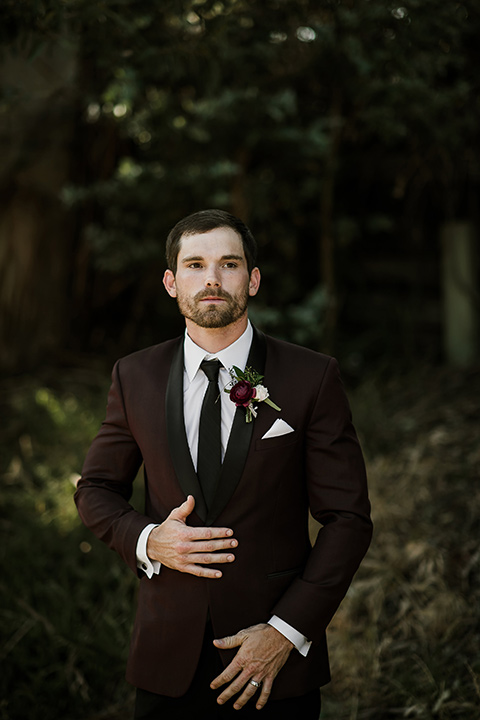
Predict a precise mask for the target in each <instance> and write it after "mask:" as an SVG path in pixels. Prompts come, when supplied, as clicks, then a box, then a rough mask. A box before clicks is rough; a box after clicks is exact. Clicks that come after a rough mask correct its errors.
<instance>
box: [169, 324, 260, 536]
mask: <svg viewBox="0 0 480 720" xmlns="http://www.w3.org/2000/svg"><path fill="white" fill-rule="evenodd" d="M265 357H266V342H265V336H264V335H263V333H261V332H260V331H258V330H257V329H256V328H253V339H252V345H251V348H250V353H249V356H248V360H247V365H248V366H249V367H253V368H255V370H256V371H257V372H259V373H260V374H262V375H263V372H264V369H265ZM183 371H184V358H183V338H182V339H181V340H180V341H179V345H178V348H177V350H176V352H175V355H174V358H173V361H172V365H171V367H170V374H169V377H168V383H167V391H166V398H165V415H166V426H167V437H168V443H169V447H170V453H171V455H172V462H173V466H174V469H175V474H176V476H177V479H178V482H179V484H180V487H181V488H182V490H183V492H184V493H185V495H193V496H194V498H195V512H196V514H197V515H198V516H199V517H200V519H201V520H202V521H203V522H205V524H206V525H211V524H212V523H213V522H214V520H215V519H216V518H217V517H218V516H219V515H220V513H221V512H222V510H223V509H224V508H225V506H226V505H227V503H228V501H229V500H230V498H231V497H232V495H233V493H234V492H235V489H236V487H237V485H238V483H239V482H240V478H241V476H242V473H243V469H244V467H245V462H246V459H247V454H248V450H249V447H250V441H251V438H252V432H253V424H254V421H252V422H251V423H247V422H246V420H245V410H244V408H237V410H236V413H235V417H234V420H233V426H232V430H231V433H230V438H229V440H228V446H227V450H226V453H225V457H224V460H223V465H222V472H221V475H220V481H219V484H218V488H217V492H216V494H215V499H214V501H213V503H212V506H211V507H210V509H209V510H207V505H206V503H205V499H204V497H203V493H202V489H201V487H200V483H199V481H198V477H197V474H196V472H195V468H194V467H193V462H192V457H191V455H190V449H189V447H188V442H187V435H186V432H185V421H184V415H183Z"/></svg>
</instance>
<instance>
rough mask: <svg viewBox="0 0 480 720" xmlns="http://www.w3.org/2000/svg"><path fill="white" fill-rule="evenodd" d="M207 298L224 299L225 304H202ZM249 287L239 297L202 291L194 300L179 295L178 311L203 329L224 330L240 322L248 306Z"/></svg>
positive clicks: (222, 291)
mask: <svg viewBox="0 0 480 720" xmlns="http://www.w3.org/2000/svg"><path fill="white" fill-rule="evenodd" d="M206 297H218V298H222V300H224V301H225V302H223V303H220V304H218V305H216V304H213V303H212V304H211V305H208V304H206V305H205V304H204V303H203V304H202V303H201V300H202V299H203V298H206ZM248 297H249V295H248V286H247V287H245V289H244V290H243V291H242V292H241V293H239V294H238V295H230V293H227V292H225V291H224V290H202V292H199V293H197V294H196V295H194V297H193V298H190V297H188V296H187V295H182V294H181V293H177V304H178V309H179V310H180V312H181V313H182V315H183V316H184V317H185V318H187V319H188V320H191V321H192V322H194V323H195V324H196V325H198V326H199V327H203V328H223V327H227V325H231V324H232V323H234V322H235V321H236V320H239V319H240V318H241V317H242V315H243V314H244V313H245V311H246V309H247V304H248Z"/></svg>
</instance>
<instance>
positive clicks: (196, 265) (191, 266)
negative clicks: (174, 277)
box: [188, 262, 202, 269]
mask: <svg viewBox="0 0 480 720" xmlns="http://www.w3.org/2000/svg"><path fill="white" fill-rule="evenodd" d="M188 267H189V268H193V269H195V268H199V267H202V266H201V265H200V263H198V262H194V263H190V265H189V266H188Z"/></svg>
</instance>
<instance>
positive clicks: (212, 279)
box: [205, 270, 221, 287]
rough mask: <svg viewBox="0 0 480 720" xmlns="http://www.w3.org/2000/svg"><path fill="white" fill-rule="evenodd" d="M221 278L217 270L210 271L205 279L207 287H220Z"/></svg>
mask: <svg viewBox="0 0 480 720" xmlns="http://www.w3.org/2000/svg"><path fill="white" fill-rule="evenodd" d="M220 284H221V283H220V277H219V275H218V273H217V272H216V271H215V270H209V271H208V273H207V276H206V278H205V285H206V287H220Z"/></svg>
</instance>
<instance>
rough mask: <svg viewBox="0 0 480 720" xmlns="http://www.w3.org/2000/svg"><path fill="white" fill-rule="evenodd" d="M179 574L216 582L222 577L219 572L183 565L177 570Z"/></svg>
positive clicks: (198, 566)
mask: <svg viewBox="0 0 480 720" xmlns="http://www.w3.org/2000/svg"><path fill="white" fill-rule="evenodd" d="M178 570H179V571H180V572H184V573H189V574H190V575H196V576H197V577H201V578H210V579H213V580H217V579H218V578H221V577H222V571H221V570H216V569H215V570H214V569H213V568H206V567H203V566H202V565H193V564H191V565H183V566H180V567H179V568H178Z"/></svg>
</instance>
